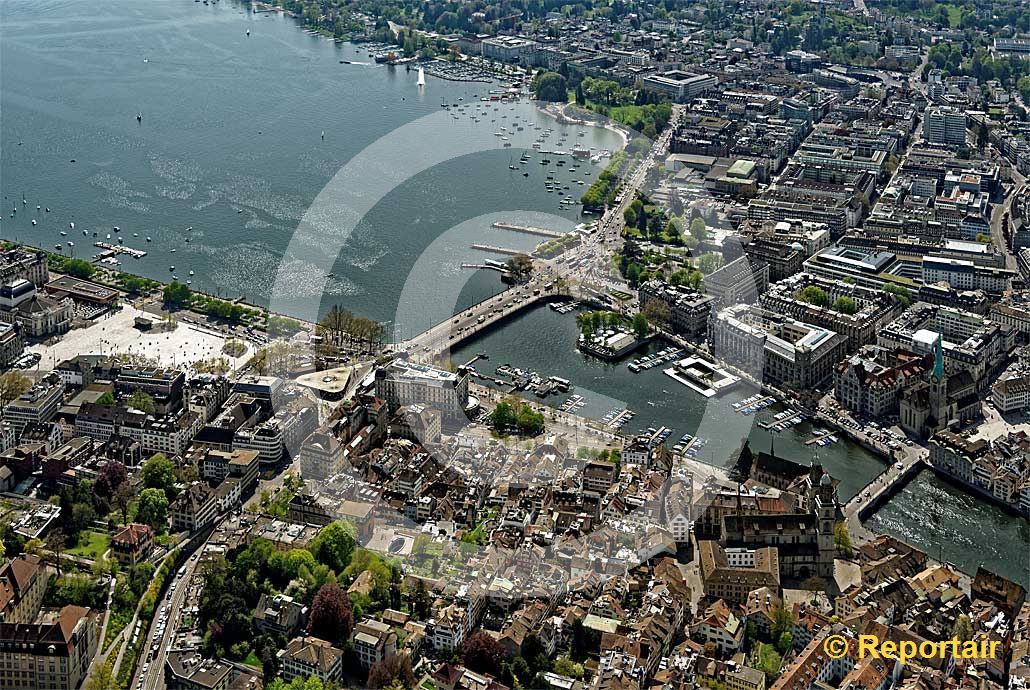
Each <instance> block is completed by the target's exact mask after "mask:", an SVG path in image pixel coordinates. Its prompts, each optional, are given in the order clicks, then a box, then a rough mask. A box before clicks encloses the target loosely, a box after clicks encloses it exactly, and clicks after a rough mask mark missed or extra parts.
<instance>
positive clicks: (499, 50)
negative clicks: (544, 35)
mask: <svg viewBox="0 0 1030 690" xmlns="http://www.w3.org/2000/svg"><path fill="white" fill-rule="evenodd" d="M480 45H481V48H482V51H483V57H485V58H490V59H491V60H499V61H501V62H515V63H519V64H530V63H532V62H533V56H534V54H535V53H536V50H537V45H538V44H537V42H536V41H534V40H532V39H529V38H523V37H521V36H491V37H490V38H484V39H483V40H482V42H481V44H480Z"/></svg>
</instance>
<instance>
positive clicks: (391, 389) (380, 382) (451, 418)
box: [375, 359, 469, 423]
mask: <svg viewBox="0 0 1030 690" xmlns="http://www.w3.org/2000/svg"><path fill="white" fill-rule="evenodd" d="M375 386H376V396H377V397H380V398H382V399H383V400H385V401H386V403H387V405H388V406H389V408H390V410H391V411H396V410H397V409H398V408H400V407H402V406H404V405H426V406H428V407H429V408H431V409H434V410H437V411H438V412H439V413H440V416H441V418H442V420H443V421H444V422H445V423H447V422H450V423H454V422H462V421H464V420H465V419H467V417H466V416H465V410H466V408H467V407H468V406H469V389H468V386H469V375H468V372H467V371H465V370H464V369H459V370H458V371H457V372H450V371H446V370H443V369H437V368H435V367H431V366H427V365H425V364H417V363H415V362H411V361H409V360H406V359H396V360H393V361H392V362H390V363H389V364H387V365H386V366H383V367H380V368H379V369H377V370H376V373H375Z"/></svg>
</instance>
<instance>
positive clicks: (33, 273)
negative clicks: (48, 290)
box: [0, 247, 50, 285]
mask: <svg viewBox="0 0 1030 690" xmlns="http://www.w3.org/2000/svg"><path fill="white" fill-rule="evenodd" d="M17 280H27V281H29V282H30V283H34V284H35V285H44V284H46V282H47V281H48V280H50V271H49V270H48V269H47V258H46V252H43V251H40V250H38V249H28V248H24V247H12V248H10V249H0V285H8V284H10V283H13V282H15V281H17Z"/></svg>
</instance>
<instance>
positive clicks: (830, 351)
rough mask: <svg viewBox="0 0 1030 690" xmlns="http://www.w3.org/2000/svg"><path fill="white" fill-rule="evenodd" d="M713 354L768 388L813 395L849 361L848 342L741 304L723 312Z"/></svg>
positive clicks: (713, 332) (716, 322) (714, 327)
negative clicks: (843, 361)
mask: <svg viewBox="0 0 1030 690" xmlns="http://www.w3.org/2000/svg"><path fill="white" fill-rule="evenodd" d="M708 342H709V344H710V346H711V348H712V354H714V355H715V356H716V357H719V358H721V359H723V360H725V361H727V362H730V363H731V364H736V365H738V366H741V367H742V368H743V369H744V370H745V371H749V372H751V373H752V375H754V376H757V375H758V372H761V377H762V380H763V382H765V383H769V384H772V385H776V386H785V387H788V388H792V389H795V390H811V389H812V388H814V387H815V386H816V385H818V384H819V383H821V382H822V381H823V380H825V379H826V378H828V377H829V376H830V375H831V374H832V372H833V369H834V367H835V366H836V365H837V363H838V362H839V361H840V360H841V358H842V357H843V356H844V347H845V342H846V340H845V338H844V337H843V336H841V335H838V334H836V333H834V332H833V331H830V330H828V329H826V328H821V327H819V326H815V325H812V324H808V323H804V322H801V321H798V320H796V319H793V318H791V317H789V316H784V315H781V314H777V313H775V312H771V311H768V310H766V309H762V308H760V307H755V306H751V305H747V304H738V305H736V306H733V307H727V308H725V309H722V310H720V311H719V312H718V313H717V314H716V316H715V318H714V319H713V321H712V324H711V327H710V329H709V333H708Z"/></svg>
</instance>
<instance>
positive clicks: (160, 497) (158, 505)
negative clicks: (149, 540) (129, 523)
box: [136, 489, 168, 532]
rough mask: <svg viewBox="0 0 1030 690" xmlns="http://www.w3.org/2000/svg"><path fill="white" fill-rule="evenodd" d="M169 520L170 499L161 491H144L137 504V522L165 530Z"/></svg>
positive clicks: (159, 530) (158, 529) (157, 529)
mask: <svg viewBox="0 0 1030 690" xmlns="http://www.w3.org/2000/svg"><path fill="white" fill-rule="evenodd" d="M167 520H168V497H167V496H165V492H164V491H162V490H160V489H143V491H142V492H140V495H139V503H137V504H136V521H137V522H142V523H144V524H147V525H150V526H151V527H153V528H154V529H155V530H156V531H158V532H161V531H163V530H164V528H165V526H166V523H167Z"/></svg>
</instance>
